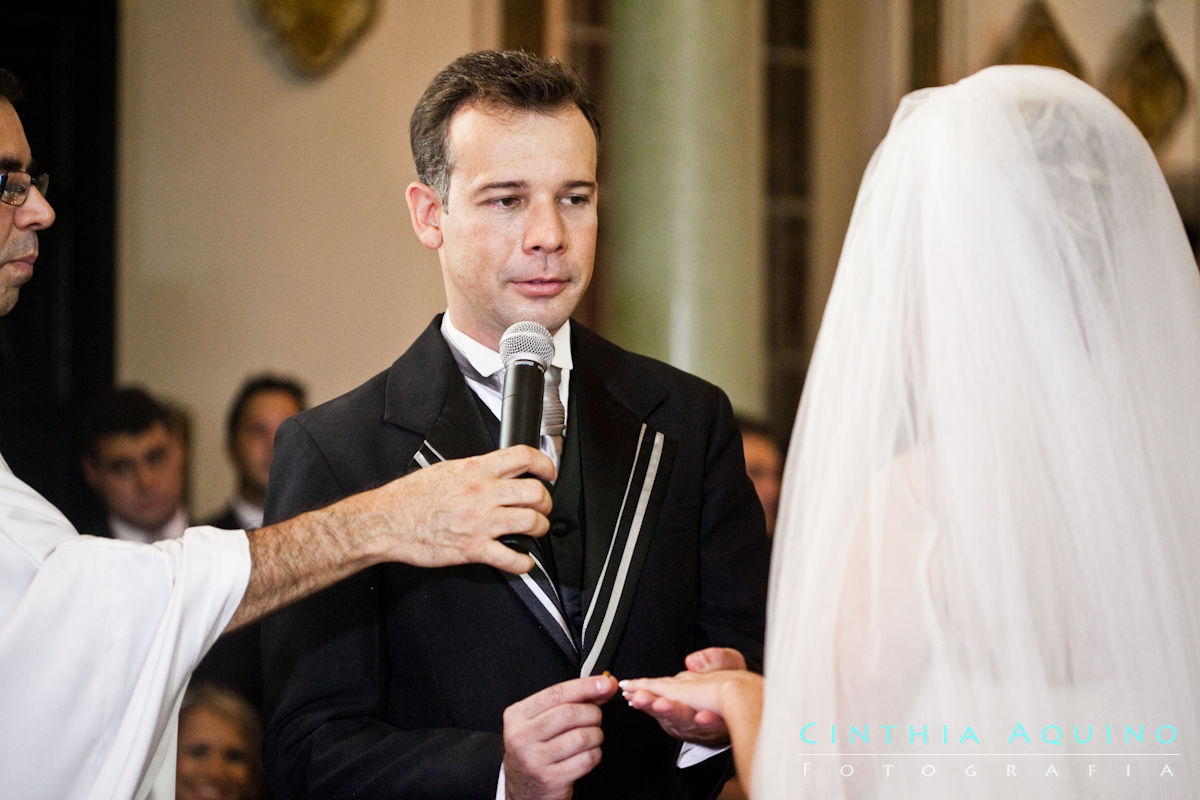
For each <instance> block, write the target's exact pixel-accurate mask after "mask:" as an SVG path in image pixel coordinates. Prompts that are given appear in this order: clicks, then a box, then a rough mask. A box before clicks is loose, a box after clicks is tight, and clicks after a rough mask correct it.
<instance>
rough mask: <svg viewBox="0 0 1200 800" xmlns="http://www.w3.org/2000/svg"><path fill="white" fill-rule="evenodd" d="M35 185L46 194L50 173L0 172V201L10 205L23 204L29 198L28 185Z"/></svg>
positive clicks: (43, 194) (43, 195)
mask: <svg viewBox="0 0 1200 800" xmlns="http://www.w3.org/2000/svg"><path fill="white" fill-rule="evenodd" d="M30 186H36V187H37V190H38V191H39V192H41V193H42V197H45V196H46V190H47V189H49V188H50V175H49V174H48V173H45V172H43V173H42V174H41V175H30V174H29V173H28V172H17V171H13V172H0V202H3V203H7V204H8V205H10V206H23V205H25V201H26V200H28V199H29V187H30Z"/></svg>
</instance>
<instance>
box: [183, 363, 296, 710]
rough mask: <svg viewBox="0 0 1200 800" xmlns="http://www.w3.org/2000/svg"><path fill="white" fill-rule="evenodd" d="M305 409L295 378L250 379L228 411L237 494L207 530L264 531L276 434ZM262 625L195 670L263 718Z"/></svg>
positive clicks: (228, 640) (234, 637)
mask: <svg viewBox="0 0 1200 800" xmlns="http://www.w3.org/2000/svg"><path fill="white" fill-rule="evenodd" d="M305 407H306V399H305V392H304V387H302V386H301V385H300V384H299V383H297V382H296V381H294V380H291V379H290V378H284V377H280V376H277V375H271V374H268V373H264V374H261V375H255V376H252V377H251V378H249V379H247V380H246V382H245V383H244V384H242V388H241V389H240V390H239V391H238V393H237V396H236V397H235V398H234V400H233V405H232V406H231V407H230V409H229V418H228V423H227V425H226V440H225V442H226V449H227V452H228V453H229V458H230V460H231V461H232V462H233V465H234V468H235V469H236V470H237V494H236V495H234V497H233V499H232V500H231V501H230V503H229V506H228V507H227V508H226V509H225V511H224V512H223V513H222V514H221V515H219V516H217V517H216V518H215V519H212V520H210V521H209V522H208V523H206V524H208V525H212V526H214V527H217V528H225V529H228V530H253V529H255V528H259V527H262V516H263V509H262V507H263V498H264V497H265V496H266V492H267V477H268V475H269V474H270V471H271V457H272V455H273V454H274V452H275V429H276V428H278V427H279V423H281V422H283V421H284V420H285V419H287V418H288V417H290V416H292V415H293V414H297V413H299V412H301V411H303V410H304V409H305ZM260 637H261V631H260V627H259V624H258V623H257V622H255V623H252V624H250V625H246V626H245V627H243V628H239V629H238V630H236V631H233V632H231V633H228V634H226V635H225V636H222V637H221V638H220V639H218V640H217V642H216V644H214V645H213V647H212V649H211V650H209V651H208V655H206V656H205V657H204V660H203V661H201V662H200V665H199V666H198V667H196V678H198V679H202V680H207V681H211V682H213V683H215V684H219V685H222V686H225V687H228V688H231V689H234V690H236V691H237V692H238V693H239V694H240V695H241V696H242V697H244V698H245V699H246V700H248V701H249V702H250V703H251V704H252V705H253V706H254V708H255V709H257V710H258V712H259V713H260V714H261V713H262V708H263V682H262V681H263V679H262V645H261V643H260Z"/></svg>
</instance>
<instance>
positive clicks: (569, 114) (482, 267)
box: [409, 105, 597, 349]
mask: <svg viewBox="0 0 1200 800" xmlns="http://www.w3.org/2000/svg"><path fill="white" fill-rule="evenodd" d="M447 145H448V146H447V152H448V153H449V156H450V163H451V171H450V189H449V192H448V194H447V196H446V198H445V202H444V203H443V202H442V199H441V198H439V197H437V195H436V193H434V192H433V190H432V189H430V188H429V187H424V189H423V190H422V189H420V188H419V187H422V186H423V184H414V186H410V187H409V203H410V206H411V207H412V210H413V216H414V221H413V224H414V227H415V228H416V229H417V234H418V237H419V238H420V239H421V241H422V243H423V244H425V245H426V246H427V247H431V248H433V249H436V250H437V251H438V256H439V259H440V260H441V264H442V277H443V281H444V284H445V289H446V301H447V307H448V309H449V312H450V319H451V320H453V322H454V324H455V326H456V327H457V328H458V329H459V330H461V331H463V333H466V334H467V335H468V336H470V337H471V338H473V339H475V340H476V341H478V342H480V343H481V344H484V345H487V346H489V347H491V348H492V349H498V348H499V341H500V336H501V334H503V333H504V331H505V330H506V329H507V328H508V326H509V325H511V324H513V323H514V322H519V321H522V320H532V321H534V322H540V323H541V324H542V325H545V326H546V327H547V328H548V329H549V330H550V331H551V332H553V331H556V330H558V328H560V327H561V326H562V324H563V323H564V322H566V320H567V319H568V318H569V317H570V316H571V314H572V312H574V310H575V307H576V306H577V305H578V304H579V301H580V299H581V298H582V296H583V293H584V291H585V290H586V289H587V286H588V283H589V282H590V281H591V278H592V263H593V259H594V258H595V253H596V201H597V188H596V136H595V133H594V132H593V131H592V128H591V126H590V125H589V124H588V122H587V120H586V118H585V117H584V116H583V113H582V112H581V111H580V110H579V108H578V107H576V106H574V105H568V106H564V107H563V108H561V109H559V110H557V111H553V112H551V113H541V112H534V111H519V110H514V109H497V108H493V107H480V106H475V105H467V106H464V107H463V108H461V109H459V110H458V111H456V112H455V114H454V116H453V117H452V118H451V121H450V126H449V131H448V135H447ZM414 190H415V191H416V195H415V199H416V201H417V202H416V203H414ZM424 190H427V192H425V191H424ZM422 202H423V203H424V204H423V205H422Z"/></svg>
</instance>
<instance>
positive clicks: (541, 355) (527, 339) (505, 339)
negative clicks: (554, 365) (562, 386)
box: [500, 320, 554, 371]
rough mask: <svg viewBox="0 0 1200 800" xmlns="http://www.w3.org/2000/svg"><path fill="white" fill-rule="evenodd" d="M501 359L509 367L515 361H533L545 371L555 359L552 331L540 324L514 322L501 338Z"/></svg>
mask: <svg viewBox="0 0 1200 800" xmlns="http://www.w3.org/2000/svg"><path fill="white" fill-rule="evenodd" d="M500 358H501V360H503V362H504V366H505V367H508V365H509V364H511V363H512V362H514V361H517V360H523V361H533V362H536V363H537V365H538V366H539V367H541V368H542V370H543V371H544V370H545V369H546V367H548V366H549V365H550V361H551V360H552V359H553V358H554V341H553V340H552V339H551V338H550V331H548V330H546V326H545V325H542V324H541V323H539V322H530V321H528V320H527V321H525V322H514V323H513V324H512V325H509V326H508V330H506V331H505V332H504V335H503V336H501V337H500Z"/></svg>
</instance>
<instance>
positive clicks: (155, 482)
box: [83, 422, 183, 531]
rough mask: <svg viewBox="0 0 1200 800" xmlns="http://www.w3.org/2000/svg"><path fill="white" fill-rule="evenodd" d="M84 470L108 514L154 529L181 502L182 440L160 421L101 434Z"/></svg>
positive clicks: (175, 509)
mask: <svg viewBox="0 0 1200 800" xmlns="http://www.w3.org/2000/svg"><path fill="white" fill-rule="evenodd" d="M83 472H84V476H85V477H86V478H87V482H88V484H89V485H90V486H91V487H92V489H93V490H94V491H95V492H96V494H98V495H99V496H100V499H101V500H103V501H104V505H105V508H107V509H108V512H109V513H110V514H112V515H114V516H116V517H119V518H120V519H123V520H125V521H126V522H128V523H129V524H131V525H136V526H137V527H139V528H141V529H143V530H147V531H157V530H158V529H159V528H161V527H162V526H164V525H166V524H167V522H168V521H170V519H171V517H172V516H173V515H174V514H175V512H176V511H177V510H178V509H179V508H180V507H181V506H182V505H183V443H182V442H181V441H180V439H179V436H178V435H177V434H176V433H174V432H173V431H171V430H170V429H169V428H167V426H166V425H165V424H163V423H162V422H156V423H154V424H153V425H151V426H150V427H149V428H147V429H146V430H145V431H143V432H141V433H137V434H126V433H118V434H112V435H109V436H103V437H101V438H100V440H99V441H98V442H97V443H96V452H95V454H94V455H92V456H87V457H85V458H84V460H83Z"/></svg>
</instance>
